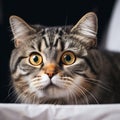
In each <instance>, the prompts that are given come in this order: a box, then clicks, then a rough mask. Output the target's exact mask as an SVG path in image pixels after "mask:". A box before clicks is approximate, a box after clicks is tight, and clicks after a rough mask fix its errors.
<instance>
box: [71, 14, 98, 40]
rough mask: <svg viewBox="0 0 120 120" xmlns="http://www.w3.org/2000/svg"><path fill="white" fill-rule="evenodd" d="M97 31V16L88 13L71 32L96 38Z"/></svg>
mask: <svg viewBox="0 0 120 120" xmlns="http://www.w3.org/2000/svg"><path fill="white" fill-rule="evenodd" d="M97 29H98V20H97V16H96V14H95V13H93V12H89V13H87V14H86V15H84V16H83V17H82V18H81V19H80V20H79V21H78V23H77V24H76V25H75V26H74V27H73V28H72V29H71V31H77V32H79V33H81V34H83V35H85V36H88V37H92V38H96V35H97Z"/></svg>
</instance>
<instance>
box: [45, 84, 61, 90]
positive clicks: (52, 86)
mask: <svg viewBox="0 0 120 120" xmlns="http://www.w3.org/2000/svg"><path fill="white" fill-rule="evenodd" d="M52 88H59V87H58V86H57V85H55V84H54V83H53V82H50V84H48V85H47V86H46V87H45V88H44V89H45V90H47V89H52Z"/></svg>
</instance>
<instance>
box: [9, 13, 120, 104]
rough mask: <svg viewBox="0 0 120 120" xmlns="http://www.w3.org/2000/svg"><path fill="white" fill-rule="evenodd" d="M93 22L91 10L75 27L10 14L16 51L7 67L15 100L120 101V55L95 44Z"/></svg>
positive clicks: (73, 102) (33, 101)
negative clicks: (32, 22)
mask: <svg viewBox="0 0 120 120" xmlns="http://www.w3.org/2000/svg"><path fill="white" fill-rule="evenodd" d="M97 24H98V23H97V17H96V15H95V13H93V12H90V13H87V14H86V15H85V16H83V17H82V18H81V19H80V21H79V22H78V23H77V24H76V25H75V26H65V27H64V26H62V27H45V26H41V25H28V24H27V23H26V22H25V21H24V20H22V19H21V18H19V17H17V16H11V17H10V25H11V29H12V32H13V35H14V44H15V49H14V50H13V51H12V55H11V59H10V71H11V78H12V83H13V87H14V90H15V94H16V95H17V100H18V101H19V102H23V103H35V104H43V103H46V104H48V103H50V104H94V103H117V102H120V90H119V89H120V64H119V62H120V54H117V53H111V52H102V51H100V50H98V49H97V48H96V44H97V29H98V26H97ZM32 55H33V56H32ZM34 55H37V56H34ZM38 56H39V57H40V61H38V59H39V58H38ZM39 62H40V63H39ZM31 63H32V64H31ZM33 63H34V64H33ZM38 63H39V64H38ZM36 64H38V65H36Z"/></svg>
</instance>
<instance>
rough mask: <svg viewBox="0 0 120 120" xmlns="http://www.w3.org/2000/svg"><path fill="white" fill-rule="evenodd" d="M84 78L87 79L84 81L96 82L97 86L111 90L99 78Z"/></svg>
mask: <svg viewBox="0 0 120 120" xmlns="http://www.w3.org/2000/svg"><path fill="white" fill-rule="evenodd" d="M85 79H86V80H87V81H86V82H89V83H92V84H96V85H98V86H99V87H101V88H103V89H104V90H106V91H109V92H111V89H110V87H109V86H106V85H105V84H103V83H102V82H101V81H100V80H96V79H92V78H85Z"/></svg>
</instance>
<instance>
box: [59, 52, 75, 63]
mask: <svg viewBox="0 0 120 120" xmlns="http://www.w3.org/2000/svg"><path fill="white" fill-rule="evenodd" d="M75 60H76V57H75V55H74V53H73V52H70V51H67V52H64V53H63V55H62V58H61V61H62V63H63V64H65V65H71V64H73V63H74V62H75Z"/></svg>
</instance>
